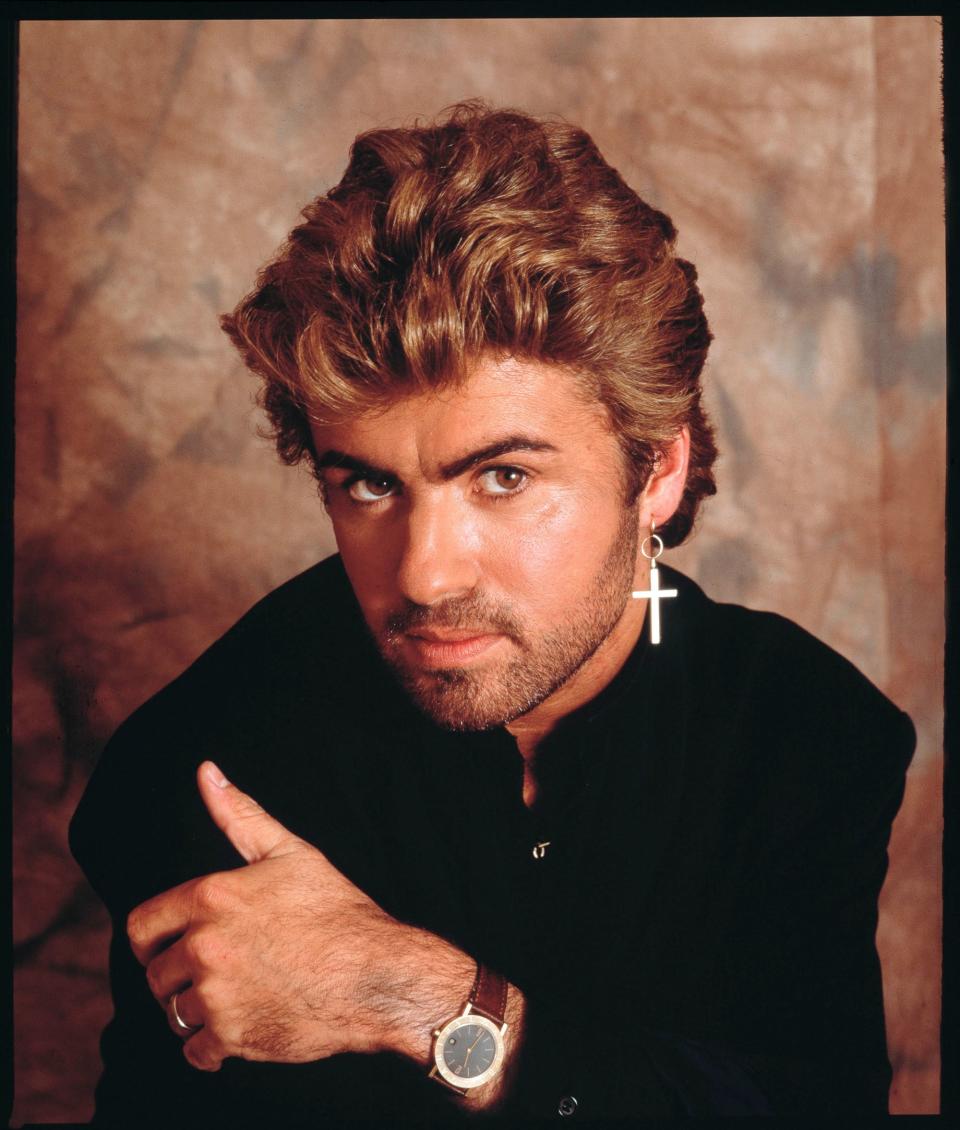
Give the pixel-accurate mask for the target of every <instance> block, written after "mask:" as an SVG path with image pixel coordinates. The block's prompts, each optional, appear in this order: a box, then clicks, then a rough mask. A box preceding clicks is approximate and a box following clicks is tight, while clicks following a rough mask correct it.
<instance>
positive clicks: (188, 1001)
mask: <svg viewBox="0 0 960 1130" xmlns="http://www.w3.org/2000/svg"><path fill="white" fill-rule="evenodd" d="M174 1005H176V1007H174ZM164 1011H165V1012H166V1014H167V1023H168V1024H169V1025H170V1028H171V1030H172V1031H173V1032H174V1034H175V1035H177V1036H179V1037H180V1039H181V1040H184V1039H187V1040H189V1039H192V1038H193V1035H194V1034H195V1032H196V1031H197V1030H198V1029H200V1028H202V1027H203V1026H204V1016H203V1009H202V1008H201V1007H200V1001H199V999H198V997H197V994H196V992H195V991H194V990H193V989H192V988H190V987H189V986H188V987H187V988H184V989H181V990H179V991H177V992H175V993H171V994H170V999H169V1000H167V1001H166V1003H165V1009H164ZM178 1016H179V1017H180V1019H181V1020H182V1021H183V1024H186V1025H187V1027H186V1028H184V1027H183V1025H182V1024H178V1023H177V1017H178ZM188 1029H193V1031H189V1030H188Z"/></svg>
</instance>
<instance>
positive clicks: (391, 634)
mask: <svg viewBox="0 0 960 1130" xmlns="http://www.w3.org/2000/svg"><path fill="white" fill-rule="evenodd" d="M413 628H450V629H451V630H453V631H458V630H462V629H470V628H480V629H482V630H483V631H487V632H491V633H495V634H498V635H504V636H508V637H509V638H510V639H513V640H516V641H517V642H519V641H520V640H521V639H522V636H523V626H522V624H521V623H520V621H519V620H518V619H517V618H516V616H514V614H513V613H512V612H511V611H510V608H509V607H508V606H507V605H505V604H500V603H497V602H495V601H490V600H487V599H486V598H485V597H483V596H478V595H476V594H471V595H470V596H465V597H452V598H451V599H449V600H445V601H443V602H442V603H441V604H414V603H413V601H409V602H408V603H407V604H405V605H404V607H403V608H400V609H397V610H396V611H395V612H391V613H390V614H389V616H387V619H386V629H385V635H386V637H387V639H388V640H390V641H391V642H394V641H396V640H397V638H398V637H399V636H402V635H403V634H404V633H405V632H409V631H410V630H411V629H413Z"/></svg>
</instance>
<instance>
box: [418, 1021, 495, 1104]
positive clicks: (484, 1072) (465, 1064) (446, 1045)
mask: <svg viewBox="0 0 960 1130" xmlns="http://www.w3.org/2000/svg"><path fill="white" fill-rule="evenodd" d="M433 1055H434V1061H435V1063H436V1070H437V1072H438V1073H439V1074H440V1075H441V1076H442V1077H443V1078H444V1079H445V1080H446V1081H447V1082H448V1083H451V1084H452V1085H453V1086H454V1087H467V1088H469V1087H479V1086H480V1085H481V1084H483V1083H486V1081H487V1080H488V1079H492V1078H493V1076H494V1075H495V1074H496V1073H497V1071H498V1070H499V1069H500V1064H501V1063H502V1062H503V1036H502V1034H501V1030H500V1025H498V1024H494V1022H493V1021H492V1020H488V1019H487V1017H485V1016H477V1015H475V1014H473V1015H471V1014H469V1013H467V1014H465V1015H461V1016H456V1017H454V1019H453V1020H450V1021H449V1022H448V1023H447V1024H445V1025H444V1027H443V1028H442V1029H441V1030H440V1031H439V1032H438V1033H437V1042H436V1044H434V1050H433Z"/></svg>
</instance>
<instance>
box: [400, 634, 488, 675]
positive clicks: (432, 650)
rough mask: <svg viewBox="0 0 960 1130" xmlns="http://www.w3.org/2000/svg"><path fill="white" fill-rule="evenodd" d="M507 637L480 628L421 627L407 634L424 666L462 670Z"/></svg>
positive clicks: (406, 637)
mask: <svg viewBox="0 0 960 1130" xmlns="http://www.w3.org/2000/svg"><path fill="white" fill-rule="evenodd" d="M503 638H504V637H503V636H502V635H500V634H499V633H496V632H484V631H478V630H477V629H476V628H458V629H453V628H417V629H415V630H414V631H411V632H407V633H405V635H404V639H405V641H406V642H407V644H408V645H409V646H410V647H411V648H412V649H413V651H414V653H415V655H416V656H417V658H418V659H419V661H420V663H421V665H422V666H424V667H461V666H463V665H464V664H466V663H469V662H470V661H471V660H473V659H476V658H477V657H479V656H480V655H483V654H484V653H485V652H487V651H489V650H490V648H491V647H493V646H494V645H495V644H496V643H497V642H498V641H499V640H502V639H503Z"/></svg>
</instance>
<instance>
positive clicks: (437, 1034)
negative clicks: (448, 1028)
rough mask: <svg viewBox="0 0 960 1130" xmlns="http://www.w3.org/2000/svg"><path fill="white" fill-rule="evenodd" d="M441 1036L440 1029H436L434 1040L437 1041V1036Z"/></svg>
mask: <svg viewBox="0 0 960 1130" xmlns="http://www.w3.org/2000/svg"><path fill="white" fill-rule="evenodd" d="M439 1035H440V1029H439V1028H434V1030H433V1038H434V1039H436V1038H437V1036H439Z"/></svg>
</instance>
